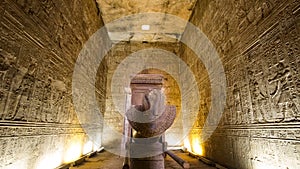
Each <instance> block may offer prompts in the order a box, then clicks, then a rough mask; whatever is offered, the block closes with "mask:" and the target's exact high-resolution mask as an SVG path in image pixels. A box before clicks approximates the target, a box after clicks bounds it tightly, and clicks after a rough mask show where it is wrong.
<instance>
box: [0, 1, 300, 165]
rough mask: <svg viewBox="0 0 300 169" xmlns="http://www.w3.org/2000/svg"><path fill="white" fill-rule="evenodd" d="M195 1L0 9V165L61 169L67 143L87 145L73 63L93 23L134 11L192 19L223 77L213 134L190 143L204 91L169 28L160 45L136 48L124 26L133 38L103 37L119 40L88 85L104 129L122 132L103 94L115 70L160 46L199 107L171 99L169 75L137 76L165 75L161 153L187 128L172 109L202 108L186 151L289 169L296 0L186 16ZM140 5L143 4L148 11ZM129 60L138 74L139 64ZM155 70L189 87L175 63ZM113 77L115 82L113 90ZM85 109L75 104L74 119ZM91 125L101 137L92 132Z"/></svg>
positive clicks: (294, 143)
mask: <svg viewBox="0 0 300 169" xmlns="http://www.w3.org/2000/svg"><path fill="white" fill-rule="evenodd" d="M144 2H149V3H144ZM174 2H176V3H175V4H174ZM194 2H195V1H151V2H150V1H130V3H133V6H131V5H132V4H131V5H130V3H129V1H99V2H98V4H100V9H98V8H97V6H96V5H97V3H96V1H92V0H88V1H83V0H81V1H71V0H68V1H65V0H64V1H63V0H59V1H55V2H52V1H38V0H27V1H22V0H2V1H0V35H1V36H0V44H1V47H0V135H1V137H0V168H22V167H23V168H39V167H40V165H41V164H45V163H46V164H53V165H59V164H60V163H61V162H63V159H64V156H65V154H67V152H68V149H69V147H71V145H72V144H73V143H74V142H79V143H80V144H81V143H82V144H84V143H85V142H87V137H86V135H85V133H84V130H83V129H82V128H81V126H80V125H79V121H78V119H77V117H76V113H75V110H74V107H73V103H72V95H71V86H72V85H71V83H72V72H73V67H74V63H75V61H76V59H77V55H78V53H79V51H80V49H81V48H82V45H83V44H84V43H85V42H86V41H87V40H88V38H89V36H91V35H92V34H93V33H94V32H95V31H96V30H97V29H98V28H100V26H102V25H103V23H102V21H101V19H99V17H100V16H99V15H100V14H101V15H102V16H103V17H104V20H105V23H108V22H110V21H112V20H114V19H117V18H120V17H122V16H126V15H128V14H131V13H138V12H166V13H169V14H174V15H176V16H179V17H182V18H184V19H187V18H189V17H188V16H189V15H190V14H189V13H190V12H192V14H191V18H190V21H191V22H192V23H193V24H194V25H196V26H197V27H199V28H200V29H201V30H202V31H203V32H204V33H205V34H206V35H207V37H208V38H209V39H210V40H211V41H212V43H213V45H214V46H215V47H216V49H217V51H218V54H219V55H220V57H221V60H222V63H223V66H224V68H225V74H226V78H227V79H226V80H227V84H226V85H227V102H226V107H225V111H224V113H223V117H222V120H221V122H220V124H219V127H218V130H217V131H215V132H214V134H213V136H212V137H211V138H210V139H209V140H208V141H207V142H205V143H203V144H201V143H199V142H198V141H197V140H199V138H200V135H201V134H202V127H203V124H204V123H205V121H206V117H207V115H208V112H209V109H210V107H211V91H210V89H211V86H210V80H209V76H208V72H207V70H206V68H205V66H204V64H203V63H202V62H201V61H199V60H198V59H197V56H196V55H195V53H194V52H193V51H191V50H190V49H189V48H188V47H187V46H184V45H183V44H180V43H179V42H178V41H177V40H174V37H178V35H179V36H181V33H182V32H183V28H184V26H182V25H176V23H174V26H173V27H172V28H166V29H162V30H161V31H163V32H169V33H171V34H170V36H167V38H160V37H159V36H161V35H159V32H158V34H156V36H157V37H154V36H152V35H151V36H150V41H151V40H152V41H156V43H142V42H140V41H139V40H144V36H142V35H140V34H143V31H140V25H135V27H134V26H133V30H136V31H137V33H136V36H134V37H130V33H129V34H128V33H126V32H122V29H121V28H122V27H123V26H124V25H116V27H114V28H112V29H111V30H109V33H110V38H111V39H114V36H115V38H116V39H118V38H119V36H124V37H128V39H129V40H127V41H126V42H120V43H118V44H116V45H115V46H114V47H113V48H112V50H111V51H110V53H109V54H108V56H107V57H105V59H104V60H103V63H102V64H101V65H100V67H99V71H98V76H97V78H98V79H97V82H96V87H97V89H96V95H97V99H98V101H99V108H100V110H101V112H105V115H104V118H105V120H106V122H107V123H108V124H109V125H110V126H112V127H113V128H114V129H115V130H117V131H120V132H121V130H122V124H123V116H122V115H120V113H122V112H118V111H117V110H116V109H115V105H114V103H113V101H112V96H111V93H112V92H111V82H112V76H113V74H114V71H115V70H116V68H117V67H118V66H119V65H120V64H121V63H122V61H123V60H124V59H125V58H126V57H127V56H129V55H130V54H133V53H134V52H137V51H140V50H142V49H146V48H159V49H163V50H166V51H170V52H172V53H174V54H176V55H178V56H180V57H181V58H182V60H183V61H184V62H186V63H187V65H188V66H189V67H190V68H191V71H192V73H193V74H194V76H195V77H196V82H197V86H198V87H199V94H200V100H197V99H195V98H196V97H195V93H193V92H188V93H185V95H184V96H183V97H182V98H181V97H180V95H181V91H180V89H179V87H178V86H179V85H180V84H177V83H178V81H176V80H175V79H174V77H172V76H171V75H170V74H168V72H165V71H162V70H157V69H149V70H145V71H147V72H148V73H160V74H163V75H164V77H165V80H166V81H167V82H166V83H165V84H164V86H163V87H164V88H165V93H166V96H167V98H168V99H167V100H166V102H167V103H168V104H170V105H176V110H178V114H177V117H176V119H175V123H174V124H173V126H172V128H171V129H170V130H168V131H167V135H166V140H167V141H168V142H169V143H172V144H171V145H178V144H179V143H178V142H177V140H178V139H177V138H182V137H183V134H182V132H183V130H187V129H188V126H186V122H188V121H190V120H191V119H192V117H189V116H184V117H182V116H181V115H182V111H179V110H181V106H182V105H181V104H182V103H185V104H188V106H193V105H194V104H195V103H197V102H199V101H200V105H199V112H198V116H197V120H196V121H195V124H194V127H193V129H192V131H191V133H190V135H189V137H188V138H189V139H190V143H191V145H192V150H194V151H195V150H197V148H199V147H201V148H202V154H203V155H204V156H206V157H208V158H210V159H212V160H214V161H216V162H218V163H220V164H223V165H225V166H227V167H229V168H254V169H255V168H267V167H271V168H287V167H288V168H299V166H300V164H299V161H300V157H299V154H300V153H299V151H300V148H299V145H300V144H299V140H300V132H299V130H300V126H299V125H300V124H299V118H300V117H299V116H300V115H299V112H300V111H299V110H300V106H299V104H300V101H299V97H300V96H299V93H300V91H299V90H300V82H299V79H300V78H299V77H300V76H299V72H300V66H299V65H300V57H299V33H300V32H299V31H300V29H299V27H300V25H299V23H300V13H299V11H300V9H299V1H298V0H248V1H246V0H224V1H221V0H212V1H209V0H199V1H198V2H197V3H196V5H195V7H194V8H193V10H192V11H191V9H192V4H193V3H194ZM149 4H153V5H150V7H149V8H146V7H145V6H149ZM164 5H165V6H164ZM114 7H115V8H114ZM136 7H140V8H136ZM129 8H130V9H132V10H129ZM178 8H180V10H178ZM100 10H101V11H100ZM145 19H147V18H145ZM124 23H125V22H124ZM159 23H162V22H159ZM141 24H144V23H141ZM152 28H153V27H152ZM159 28H160V27H159ZM124 33H125V34H124ZM154 33H155V32H154ZM165 35H167V34H165ZM147 37H148V36H147ZM183 37H184V38H186V39H189V40H190V41H191V43H193V44H195V45H197V43H196V41H197V39H195V37H193V36H191V35H189V34H188V32H185V33H184V34H183ZM107 38H108V37H107ZM130 38H131V39H130ZM157 39H160V40H157ZM131 40H132V41H131ZM148 40H149V39H147V38H146V41H144V42H147V41H148ZM133 63H134V64H135V65H139V64H140V61H135V62H133ZM163 64H165V65H166V69H167V70H174V71H177V72H178V75H179V76H180V77H181V80H182V81H187V80H188V79H189V78H191V77H190V76H189V72H188V71H187V70H186V69H182V67H180V66H179V65H178V64H177V63H176V62H173V61H166V60H164V63H163ZM106 71H107V75H106ZM87 77H89V75H87ZM106 78H107V81H106ZM119 78H120V81H118V82H117V83H116V84H114V85H117V86H120V87H123V83H122V82H123V81H122V80H123V79H122V77H119ZM87 84H88V83H87ZM182 85H183V88H184V90H185V91H188V89H192V86H189V84H187V83H183V84H182ZM123 89H124V88H122V90H123ZM124 90H125V89H124ZM181 90H182V89H181ZM82 92H84V91H82ZM106 93H107V94H106ZM119 97H124V96H123V95H122V96H121V95H120V96H119ZM181 99H182V100H181ZM104 103H105V104H104ZM88 104H89V103H88V102H87V101H86V100H84V99H83V100H82V108H83V110H84V109H86V108H87V107H88ZM124 104H125V103H124ZM124 107H125V106H124ZM88 118H90V117H88V116H86V119H88ZM90 127H91V128H94V129H95V133H97V134H95V136H97V137H99V139H101V138H100V135H101V134H100V133H101V124H99V126H90ZM111 137H112V136H111V133H109V134H108V135H103V136H102V138H105V140H107V141H108V142H110V143H112V142H111V141H112V140H113V139H111ZM174 140H176V141H174ZM113 144H114V145H115V144H118V143H116V142H113ZM78 147H82V146H78ZM79 149H80V151H81V148H79ZM46 152H47V153H46ZM49 157H58V159H56V158H49ZM49 159H54V160H55V161H53V162H49V161H47V160H49ZM28 161H30V162H28ZM20 166H22V167H20ZM49 167H52V166H49ZM40 168H43V167H40Z"/></svg>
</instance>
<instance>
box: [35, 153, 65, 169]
mask: <svg viewBox="0 0 300 169" xmlns="http://www.w3.org/2000/svg"><path fill="white" fill-rule="evenodd" d="M61 163H62V153H61V152H54V153H52V154H47V155H46V156H44V157H42V158H41V160H40V161H39V162H38V163H37V166H36V169H40V168H43V169H53V168H55V167H58V166H59V165H60V164H61Z"/></svg>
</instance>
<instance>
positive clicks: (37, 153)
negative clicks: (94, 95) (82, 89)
mask: <svg viewBox="0 0 300 169" xmlns="http://www.w3.org/2000/svg"><path fill="white" fill-rule="evenodd" d="M102 25H103V23H102V21H101V18H100V16H99V10H98V8H97V6H96V3H95V2H94V1H92V0H85V1H65V0H59V1H38V0H29V1H22V0H2V1H1V2H0V44H1V46H0V168H20V169H21V168H47V167H48V168H54V167H57V166H59V165H60V164H61V163H63V162H68V161H70V160H73V159H74V158H76V157H78V156H80V155H81V154H83V153H87V152H88V151H91V150H92V148H93V147H92V146H93V145H91V143H90V142H89V138H88V137H87V135H86V134H85V132H84V130H83V129H82V128H81V126H80V125H79V121H78V119H77V116H76V113H75V110H74V106H73V103H72V93H71V92H72V90H71V87H72V73H73V68H74V63H75V61H76V59H77V56H78V54H79V51H80V50H81V48H82V46H83V44H84V43H85V42H86V41H87V40H88V38H89V37H90V36H91V35H92V34H93V33H94V32H96V31H97V30H98V29H99V28H100V27H101V26H102ZM103 65H105V63H104V64H102V66H101V68H100V69H99V72H100V73H99V75H100V76H99V79H98V80H102V81H104V83H100V84H98V86H97V89H98V98H99V100H100V101H102V102H100V103H99V104H100V105H101V106H102V107H103V106H104V105H105V102H104V101H103V99H105V84H106V78H105V76H103V72H105V71H106V67H105V66H103ZM101 75H102V76H103V77H101ZM103 84H104V86H103ZM101 106H100V107H101ZM102 109H104V108H102ZM94 129H95V137H98V138H99V141H100V139H101V125H99V126H94ZM99 131H100V132H99ZM96 132H97V133H96ZM99 145H100V143H99V144H98V146H99Z"/></svg>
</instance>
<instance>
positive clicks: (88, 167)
mask: <svg viewBox="0 0 300 169" xmlns="http://www.w3.org/2000/svg"><path fill="white" fill-rule="evenodd" d="M173 153H174V154H176V155H177V156H179V157H181V158H182V159H184V160H185V161H188V162H189V163H190V166H191V167H190V169H214V168H215V167H211V166H208V165H206V164H204V163H203V162H201V161H199V160H198V159H195V158H193V157H190V156H188V155H187V154H186V153H182V152H181V151H173ZM122 164H123V157H119V156H117V155H114V154H112V153H109V152H107V151H103V152H101V153H98V154H97V155H96V156H94V157H91V158H88V159H87V161H86V162H84V163H83V164H81V165H79V166H74V167H71V168H70V169H121V168H122ZM165 169H181V167H180V165H178V164H177V163H176V162H175V161H174V160H173V159H172V158H170V157H169V156H167V158H166V159H165Z"/></svg>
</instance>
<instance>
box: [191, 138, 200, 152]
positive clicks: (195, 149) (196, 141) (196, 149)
mask: <svg viewBox="0 0 300 169" xmlns="http://www.w3.org/2000/svg"><path fill="white" fill-rule="evenodd" d="M192 149H193V152H194V153H196V154H197V155H203V149H202V147H201V143H200V141H199V139H198V138H195V139H193V148H192Z"/></svg>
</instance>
